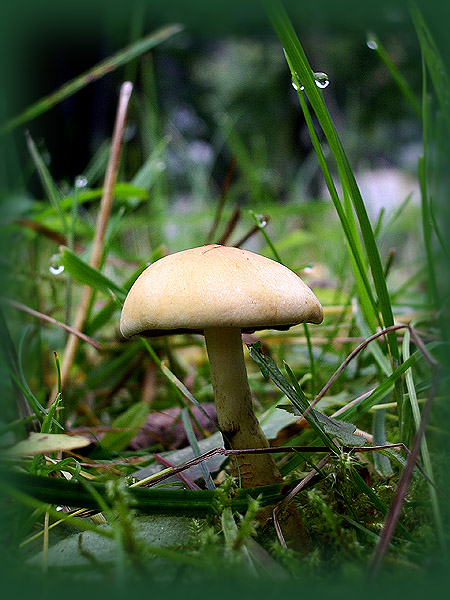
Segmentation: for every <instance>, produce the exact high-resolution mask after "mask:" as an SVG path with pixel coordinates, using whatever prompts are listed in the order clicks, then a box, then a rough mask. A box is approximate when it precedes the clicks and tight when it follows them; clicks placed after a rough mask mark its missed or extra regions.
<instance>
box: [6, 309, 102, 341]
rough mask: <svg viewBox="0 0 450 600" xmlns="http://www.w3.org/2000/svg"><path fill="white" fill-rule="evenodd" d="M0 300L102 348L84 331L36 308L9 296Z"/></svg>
mask: <svg viewBox="0 0 450 600" xmlns="http://www.w3.org/2000/svg"><path fill="white" fill-rule="evenodd" d="M0 302H3V303H4V304H8V306H12V307H13V308H16V309H17V310H21V311H22V312H25V313H28V314H29V315H32V316H33V317H37V318H38V319H41V320H42V321H48V322H49V323H53V325H58V327H62V328H63V329H66V330H67V331H69V332H70V333H72V334H73V335H76V336H77V337H79V338H80V339H81V340H83V341H84V342H87V343H88V344H91V346H94V348H96V349H97V350H101V348H102V347H101V344H99V343H98V342H97V341H96V340H94V339H93V338H91V337H89V336H88V335H86V334H85V333H82V332H81V331H77V330H76V329H74V328H73V327H70V326H69V325H66V324H65V323H62V322H61V321H57V320H56V319H54V318H53V317H50V316H48V315H46V314H44V313H41V312H38V311H37V310H34V309H32V308H30V307H29V306H26V305H25V304H22V303H21V302H16V301H15V300H10V299H9V298H0Z"/></svg>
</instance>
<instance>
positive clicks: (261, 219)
mask: <svg viewBox="0 0 450 600" xmlns="http://www.w3.org/2000/svg"><path fill="white" fill-rule="evenodd" d="M255 217H256V218H257V219H258V223H259V225H260V227H266V226H267V217H265V216H264V215H255Z"/></svg>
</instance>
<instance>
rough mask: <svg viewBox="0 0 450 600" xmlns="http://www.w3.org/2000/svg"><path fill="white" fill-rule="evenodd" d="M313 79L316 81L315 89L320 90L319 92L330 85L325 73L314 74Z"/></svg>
mask: <svg viewBox="0 0 450 600" xmlns="http://www.w3.org/2000/svg"><path fill="white" fill-rule="evenodd" d="M314 79H315V80H316V85H317V87H318V88H320V89H321V90H323V89H324V88H326V87H327V86H328V84H329V83H330V80H329V79H328V75H327V74H326V73H322V72H320V71H319V72H317V73H314Z"/></svg>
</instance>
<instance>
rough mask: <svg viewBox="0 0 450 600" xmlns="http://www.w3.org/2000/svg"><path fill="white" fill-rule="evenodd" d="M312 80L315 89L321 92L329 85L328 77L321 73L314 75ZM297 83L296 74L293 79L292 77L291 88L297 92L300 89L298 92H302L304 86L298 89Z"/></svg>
mask: <svg viewBox="0 0 450 600" xmlns="http://www.w3.org/2000/svg"><path fill="white" fill-rule="evenodd" d="M314 79H315V81H316V85H317V87H318V88H320V89H321V90H323V89H324V88H326V87H327V86H328V84H329V83H330V80H329V79H328V75H327V74H326V73H322V72H321V71H318V72H317V73H314ZM297 81H298V75H297V73H296V74H295V77H292V87H293V88H294V90H296V91H298V90H299V89H300V91H301V92H303V90H304V89H305V86H304V85H302V84H300V88H299V87H298V84H297Z"/></svg>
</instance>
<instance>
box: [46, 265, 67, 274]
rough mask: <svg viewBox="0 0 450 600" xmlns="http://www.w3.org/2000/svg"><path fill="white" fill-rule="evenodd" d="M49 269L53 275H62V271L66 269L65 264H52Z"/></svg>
mask: <svg viewBox="0 0 450 600" xmlns="http://www.w3.org/2000/svg"><path fill="white" fill-rule="evenodd" d="M48 270H49V271H50V273H51V274H52V275H61V273H62V272H63V271H64V265H58V266H54V265H50V266H49V268H48Z"/></svg>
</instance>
